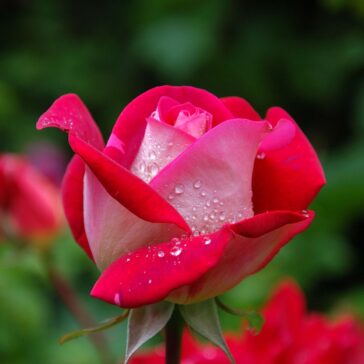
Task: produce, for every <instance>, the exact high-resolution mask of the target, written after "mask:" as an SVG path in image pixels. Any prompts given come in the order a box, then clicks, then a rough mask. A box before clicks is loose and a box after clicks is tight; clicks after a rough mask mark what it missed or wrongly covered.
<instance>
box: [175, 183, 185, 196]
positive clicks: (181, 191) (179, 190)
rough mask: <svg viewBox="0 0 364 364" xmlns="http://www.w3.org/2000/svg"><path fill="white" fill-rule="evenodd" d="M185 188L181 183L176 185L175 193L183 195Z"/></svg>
mask: <svg viewBox="0 0 364 364" xmlns="http://www.w3.org/2000/svg"><path fill="white" fill-rule="evenodd" d="M184 190H185V187H184V186H183V185H181V184H178V185H176V186H175V187H174V193H175V194H176V195H181V194H182V193H183V192H184Z"/></svg>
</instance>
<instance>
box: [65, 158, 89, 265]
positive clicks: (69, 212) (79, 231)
mask: <svg viewBox="0 0 364 364" xmlns="http://www.w3.org/2000/svg"><path fill="white" fill-rule="evenodd" d="M84 174H85V163H84V162H83V160H82V159H81V158H80V157H79V156H78V155H75V156H74V157H73V158H72V160H71V162H70V163H69V164H68V167H67V170H66V172H65V175H64V177H63V182H62V200H63V208H64V212H65V215H66V218H67V221H68V224H69V226H70V228H71V231H72V235H73V237H74V239H75V240H76V241H77V243H78V244H79V245H80V246H81V247H82V249H83V250H84V251H85V252H86V253H87V255H88V256H89V257H90V258H91V259H92V260H94V259H93V256H92V253H91V249H90V246H89V243H88V240H87V236H86V232H85V225H84V221H83V177H84Z"/></svg>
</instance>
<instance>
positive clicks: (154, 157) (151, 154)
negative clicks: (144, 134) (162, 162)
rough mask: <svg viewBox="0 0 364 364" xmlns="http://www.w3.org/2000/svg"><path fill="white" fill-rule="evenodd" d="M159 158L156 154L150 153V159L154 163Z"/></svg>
mask: <svg viewBox="0 0 364 364" xmlns="http://www.w3.org/2000/svg"><path fill="white" fill-rule="evenodd" d="M156 158H157V156H156V155H155V153H154V152H153V151H151V152H149V159H150V160H152V161H155V159H156Z"/></svg>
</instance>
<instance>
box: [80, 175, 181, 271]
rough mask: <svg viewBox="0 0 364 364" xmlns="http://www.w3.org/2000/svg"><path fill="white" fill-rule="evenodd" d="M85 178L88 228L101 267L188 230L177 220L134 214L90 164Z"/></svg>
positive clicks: (91, 246) (97, 262) (85, 204)
mask: <svg viewBox="0 0 364 364" xmlns="http://www.w3.org/2000/svg"><path fill="white" fill-rule="evenodd" d="M84 182H85V185H84V186H85V187H84V215H85V229H86V232H87V237H88V240H89V242H90V248H91V250H92V252H93V255H94V258H95V262H96V264H97V266H98V267H99V268H100V269H101V270H103V269H105V268H107V267H108V266H109V265H110V264H111V263H112V262H114V261H115V260H116V259H118V258H119V257H121V256H122V255H124V254H126V253H128V252H130V251H133V250H136V249H138V248H140V247H141V246H144V245H148V244H156V243H159V242H161V241H168V240H170V239H171V238H172V237H174V236H179V235H181V234H182V233H184V231H183V230H182V229H180V228H178V227H177V226H175V225H173V224H165V223H151V222H148V221H145V220H142V219H141V218H139V217H138V216H136V215H134V214H132V213H131V212H130V211H129V210H128V209H126V208H125V207H124V206H122V205H121V204H120V203H119V202H118V201H117V200H115V199H114V198H112V197H111V196H110V195H109V193H108V192H107V191H106V190H105V188H104V187H103V186H102V184H101V183H100V182H99V180H98V179H97V178H96V176H95V175H94V174H93V173H92V172H91V171H90V169H89V168H86V174H85V181H84Z"/></svg>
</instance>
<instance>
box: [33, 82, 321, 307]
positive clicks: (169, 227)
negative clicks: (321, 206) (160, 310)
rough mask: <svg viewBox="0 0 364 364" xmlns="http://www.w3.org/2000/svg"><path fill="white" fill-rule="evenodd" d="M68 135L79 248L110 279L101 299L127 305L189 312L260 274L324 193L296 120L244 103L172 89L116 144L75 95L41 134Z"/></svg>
mask: <svg viewBox="0 0 364 364" xmlns="http://www.w3.org/2000/svg"><path fill="white" fill-rule="evenodd" d="M45 127H57V128H60V129H62V130H64V131H66V132H68V137H69V144H70V146H71V148H72V149H73V151H74V152H75V154H76V156H75V157H74V158H73V160H72V161H71V163H70V164H69V166H68V170H67V172H66V175H65V178H64V184H63V203H64V208H65V212H66V216H67V219H68V221H69V224H70V227H71V230H72V232H73V235H74V237H75V240H76V241H77V242H78V243H79V244H80V245H81V247H82V248H83V249H84V250H85V251H86V253H87V254H88V255H89V256H90V257H91V258H92V259H93V260H94V261H95V263H96V264H97V266H98V267H99V268H100V269H101V270H102V271H103V273H102V275H101V277H100V278H99V280H98V281H97V283H96V285H95V286H94V288H93V290H92V293H91V294H92V295H93V296H95V297H97V298H100V299H103V300H105V301H107V302H110V303H113V304H116V305H118V306H121V307H138V306H142V305H146V304H151V303H154V302H158V301H161V300H168V301H171V302H175V303H180V304H186V303H192V302H198V301H202V300H205V299H208V298H211V297H214V296H216V295H219V294H221V293H223V292H224V291H226V290H228V289H230V288H231V287H233V286H235V285H236V284H237V283H239V282H240V281H241V280H242V279H243V278H245V277H247V276H248V275H250V274H253V273H254V272H256V271H258V270H260V269H261V268H263V267H264V266H265V265H266V264H267V263H268V262H269V261H270V260H271V259H272V258H273V257H274V255H275V254H276V253H277V252H278V251H279V250H280V248H282V247H283V246H284V245H285V244H286V243H287V242H288V241H289V240H290V239H291V238H292V237H293V236H295V235H296V234H298V233H299V232H301V231H303V230H304V229H306V228H307V227H308V226H309V225H310V223H311V221H312V219H313V216H314V214H313V212H312V211H307V210H306V209H307V207H308V205H309V204H310V202H311V201H312V199H313V198H314V197H315V196H316V194H317V193H318V191H319V190H320V188H321V187H322V186H323V184H324V183H325V178H324V174H323V171H322V167H321V165H320V162H319V160H318V158H317V155H316V153H315V151H314V149H313V148H312V146H311V144H310V143H309V141H308V140H307V139H306V137H305V136H304V134H303V133H302V131H301V130H300V129H299V127H298V126H297V125H296V123H295V122H294V120H293V119H292V117H291V116H289V115H288V114H287V113H286V112H285V111H284V110H282V109H280V108H271V109H269V110H268V113H267V115H266V117H265V118H264V119H261V117H260V116H259V115H258V114H257V113H256V112H255V111H254V110H253V108H252V107H251V106H250V105H249V104H248V103H247V102H246V101H245V100H243V99H241V98H238V97H228V98H223V99H219V98H217V97H216V96H214V95H212V94H210V93H209V92H207V91H205V90H201V89H197V88H193V87H189V86H183V87H173V86H163V87H157V88H154V89H151V90H149V91H147V92H145V93H144V94H142V95H140V96H138V97H137V98H136V99H134V100H133V101H132V102H131V103H130V104H129V105H127V106H126V108H125V109H124V110H123V111H122V112H121V114H120V116H119V118H118V119H117V121H116V124H115V126H114V128H113V130H112V133H111V135H110V137H109V140H108V142H107V143H106V145H104V142H103V139H102V136H101V133H100V131H99V129H98V127H97V126H96V124H95V122H94V120H93V119H92V116H91V115H90V113H89V111H88V110H87V108H86V107H85V105H84V104H83V103H82V102H81V100H80V99H79V98H78V97H77V96H76V95H73V94H69V95H65V96H62V97H61V98H59V99H58V100H56V101H55V102H54V104H53V105H52V106H51V107H50V109H49V110H48V111H47V112H46V113H45V114H43V115H42V116H41V117H40V119H39V121H38V123H37V128H38V129H42V128H45Z"/></svg>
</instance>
